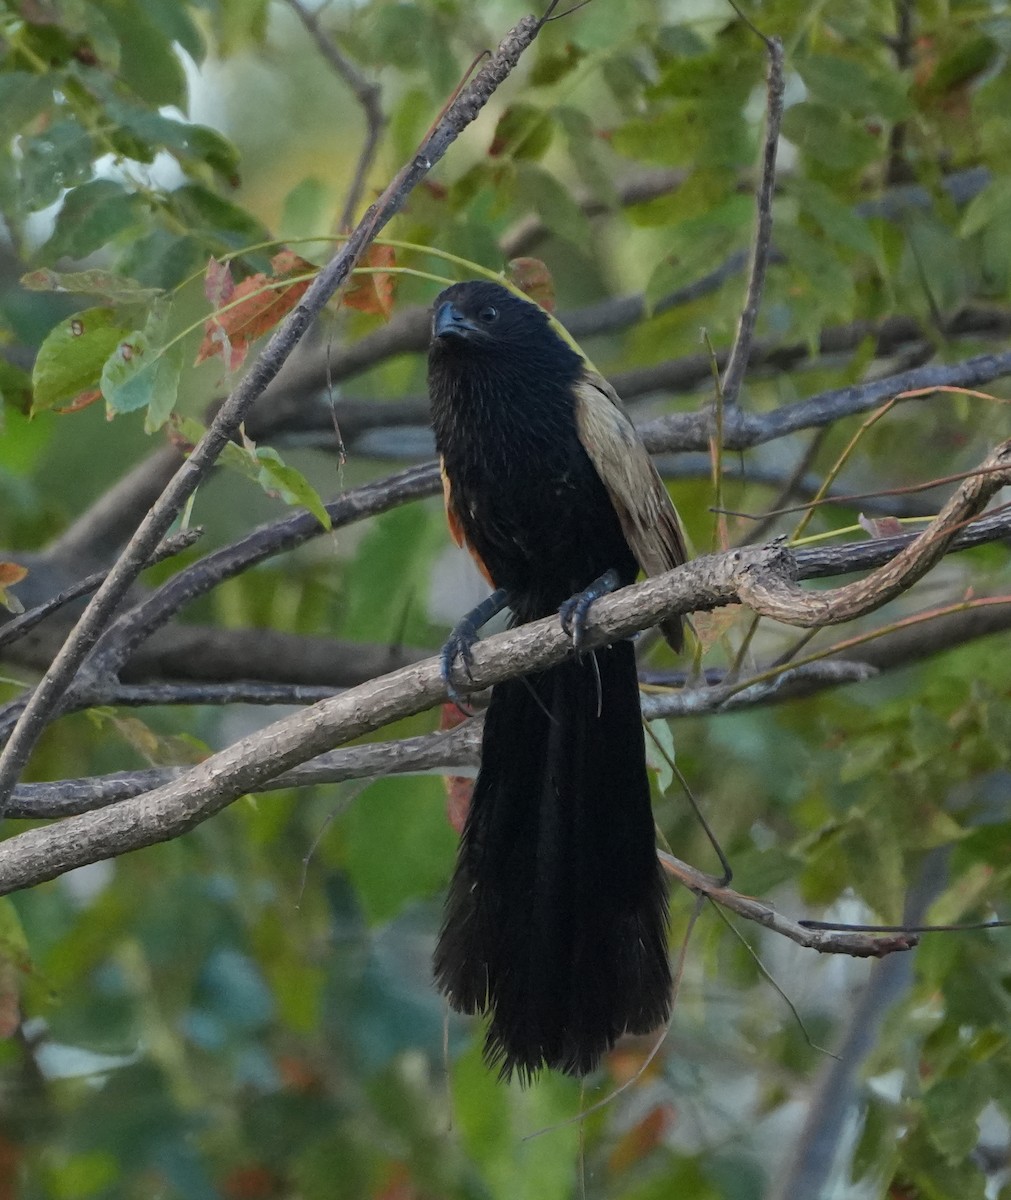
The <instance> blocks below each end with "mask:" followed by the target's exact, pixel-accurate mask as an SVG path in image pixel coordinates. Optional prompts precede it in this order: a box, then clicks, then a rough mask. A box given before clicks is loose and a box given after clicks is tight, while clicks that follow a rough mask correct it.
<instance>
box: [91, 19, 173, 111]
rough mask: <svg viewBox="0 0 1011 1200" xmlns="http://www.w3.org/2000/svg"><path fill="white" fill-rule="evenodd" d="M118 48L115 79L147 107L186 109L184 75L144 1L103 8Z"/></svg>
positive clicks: (170, 39) (167, 35) (169, 43)
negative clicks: (144, 102) (161, 106)
mask: <svg viewBox="0 0 1011 1200" xmlns="http://www.w3.org/2000/svg"><path fill="white" fill-rule="evenodd" d="M102 11H103V12H104V13H105V16H106V19H107V20H108V22H109V24H110V25H111V26H112V27H113V29H114V30H115V31H116V35H117V37H118V38H119V46H120V65H119V79H120V81H121V82H122V83H124V84H126V86H127V87H128V88H129V89H130V90H131V91H132V92H134V93H135V94H136V95H137V96H139V97H140V98H141V99H143V100H146V101H147V102H148V103H149V104H151V105H160V104H173V105H175V106H176V107H177V108H182V109H185V108H186V75H185V72H184V71H183V65H182V62H181V61H180V60H179V56H178V55H177V54H176V52H175V49H174V48H173V46H172V36H173V35H170V34H168V33H167V32H166V30H164V29H163V28H159V26H158V24H156V23H155V22H154V21H152V20H151V18H150V16H149V15H148V13H147V9H146V0H145V2H144V3H142V2H141V0H109V2H107V3H106V4H104V5H103V7H102Z"/></svg>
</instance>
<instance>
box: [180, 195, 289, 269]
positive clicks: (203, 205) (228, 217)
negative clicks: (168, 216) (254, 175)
mask: <svg viewBox="0 0 1011 1200" xmlns="http://www.w3.org/2000/svg"><path fill="white" fill-rule="evenodd" d="M169 203H170V205H171V207H172V209H173V210H174V211H175V215H176V216H178V218H179V219H180V220H181V221H182V222H183V224H184V225H186V226H188V227H189V228H190V230H191V232H192V233H193V235H194V236H203V237H205V238H208V239H216V240H217V241H218V242H219V243H220V245H221V246H223V247H224V248H226V249H228V250H242V249H243V248H244V247H246V246H252V245H257V244H259V243H261V242H266V241H269V240H270V234H269V233H268V232H267V229H266V227H265V226H263V225H261V224H260V222H259V221H257V220H256V219H255V217H252V216H250V215H249V213H247V212H246V210H245V209H243V208H239V206H238V205H236V204H231V203H230V202H229V201H228V200H225V199H223V198H222V197H221V196H218V195H216V194H215V193H214V192H212V191H211V190H210V189H209V188H206V187H204V186H203V185H202V184H199V183H190V184H187V185H185V186H184V187H181V188H176V190H175V191H174V192H172V194H171V196H169ZM264 261H266V260H264Z"/></svg>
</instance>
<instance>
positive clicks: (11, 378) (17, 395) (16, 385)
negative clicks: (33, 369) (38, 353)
mask: <svg viewBox="0 0 1011 1200" xmlns="http://www.w3.org/2000/svg"><path fill="white" fill-rule="evenodd" d="M5 404H6V405H10V407H11V408H14V409H17V411H18V412H22V413H26V412H28V410H29V409H30V408H31V404H32V377H31V375H29V374H28V372H27V371H23V370H22V369H21V368H20V367H18V366H15V364H14V363H12V362H8V361H7V359H6V358H0V432H3V412H2V406H3V405H5Z"/></svg>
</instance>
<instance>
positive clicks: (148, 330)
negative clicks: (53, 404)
mask: <svg viewBox="0 0 1011 1200" xmlns="http://www.w3.org/2000/svg"><path fill="white" fill-rule="evenodd" d="M166 323H167V314H166V313H165V312H163V310H162V309H161V307H158V308H156V309H155V310H153V311H152V313H151V315H150V317H149V318H148V321H147V324H146V325H145V327H144V328H143V329H135V330H133V332H132V333H130V334H128V335H127V336H126V337H125V338H124V339H123V340H122V341H121V342H120V343H119V345H118V346H117V347H116V349H115V351H114V352H113V353H112V355H110V357H109V358H108V360H107V361H106V363H105V366H104V367H103V369H102V395H103V396H104V397H105V403H106V410H107V412H108V414H109V416H110V417H113V416H115V415H116V414H118V413H127V412H134V411H135V410H136V409H138V408H146V409H147V415H146V417H145V419H144V429H145V432H147V433H154V432H155V431H156V430H158V429H161V427H162V426H163V425H164V424H165V422H166V421H167V420H168V419H169V416H170V415H171V413H172V410H173V409H174V408H175V403H176V397H177V396H178V394H179V376H180V373H181V371H182V365H183V347H182V342H181V341H177V342H175V343H174V344H173V345H170V346H168V347H167V348H166V346H165V341H166V335H167V330H166Z"/></svg>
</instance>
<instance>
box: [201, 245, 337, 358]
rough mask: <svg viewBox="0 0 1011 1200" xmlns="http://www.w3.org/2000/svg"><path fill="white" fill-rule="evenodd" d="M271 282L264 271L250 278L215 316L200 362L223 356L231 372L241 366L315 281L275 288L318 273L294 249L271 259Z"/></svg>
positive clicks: (210, 321) (209, 323)
mask: <svg viewBox="0 0 1011 1200" xmlns="http://www.w3.org/2000/svg"><path fill="white" fill-rule="evenodd" d="M270 265H271V268H272V274H271V277H270V279H268V278H267V276H266V275H264V274H263V273H262V272H257V273H256V274H255V275H250V277H249V278H248V279H244V280H243V281H242V282H241V283H240V284H238V285H237V286H236V287H235V289H234V290H233V292H232V294H231V299H230V300H229V306H228V307H226V308H224V309H223V310H222V311H221V312H217V313H214V314H212V316H211V317H210V318H209V319H208V320H207V322H206V323H205V325H204V340H203V341H202V342H201V343H200V349H199V350H198V351H197V358H196V361H197V362H198V363H202V362H203V361H204V359H205V358H212V357H213V356H214V355H215V354H220V355H221V357H222V358H223V359H225V361H226V363H227V365H228V369H229V371H234V370H236V369H237V368H238V367H240V366H241V365H242V363H243V361H244V360H245V357H246V355H247V354H248V353H249V347H250V346H251V345H252V343H253V342H254V341H255V340H256V339H257V338H258V337H262V336H263V335H264V334H265V333H269V332H270V331H271V330H272V329H273V328H274V326H275V325H278V324H279V323H280V322H281V321H282V320H283V319H284V318H285V317H286V316H287V315H288V313H290V312H291V310H292V309H293V308H294V307H295V305H296V304H297V303H298V302H299V300H301V298H302V297H303V296H304V295H305V293H306V291H307V290H308V287H309V284H310V283H311V282H312V280H311V279H299V280H298V281H297V282H295V283H290V284H287V285H285V286H282V287H275V286H271V285H272V284H276V283H277V282H278V281H279V280H284V279H286V278H288V277H290V276H292V275H306V274H312V273H315V271H316V269H317V268H316V267H315V266H314V265H313V264H312V263H311V262H307V261H306V260H305V259H304V258H299V257H298V255H297V254H293V253H292V251H290V250H282V251H281V253H280V254H276V255H275V256H274V257H273V258H272V259H271V260H270Z"/></svg>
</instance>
